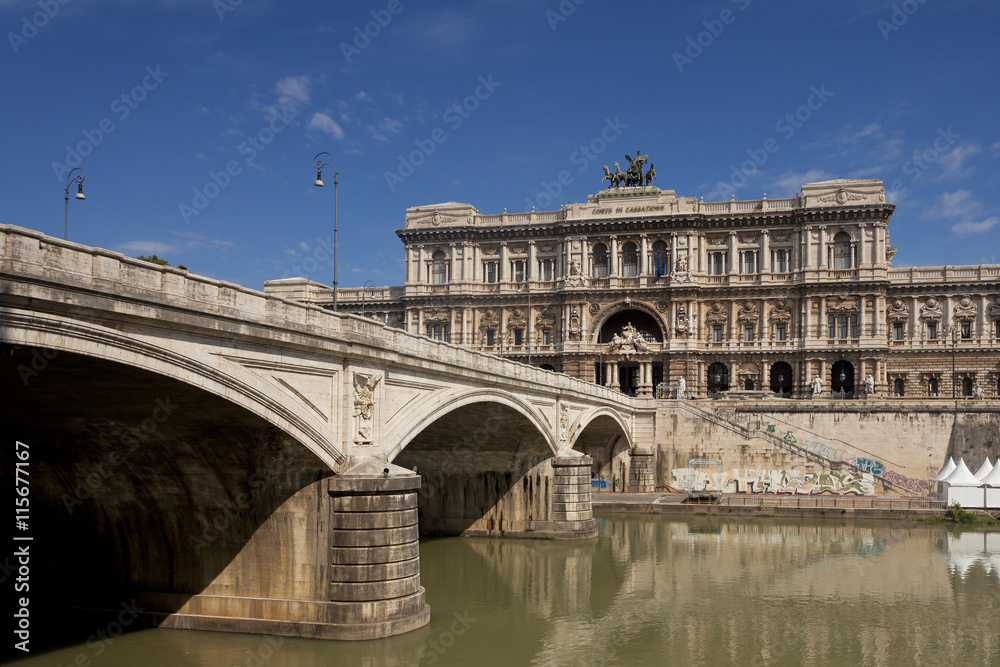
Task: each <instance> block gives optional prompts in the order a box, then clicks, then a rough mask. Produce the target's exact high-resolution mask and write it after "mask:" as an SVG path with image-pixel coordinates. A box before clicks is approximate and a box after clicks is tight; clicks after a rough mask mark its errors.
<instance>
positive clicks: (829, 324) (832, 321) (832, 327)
mask: <svg viewBox="0 0 1000 667" xmlns="http://www.w3.org/2000/svg"><path fill="white" fill-rule="evenodd" d="M826 337H827V338H836V337H837V316H836V315H827V316H826Z"/></svg>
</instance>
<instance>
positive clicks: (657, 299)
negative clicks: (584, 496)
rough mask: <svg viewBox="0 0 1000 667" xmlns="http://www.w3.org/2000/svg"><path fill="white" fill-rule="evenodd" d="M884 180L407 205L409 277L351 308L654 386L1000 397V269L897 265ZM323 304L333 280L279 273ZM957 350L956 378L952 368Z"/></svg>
mask: <svg viewBox="0 0 1000 667" xmlns="http://www.w3.org/2000/svg"><path fill="white" fill-rule="evenodd" d="M894 209H895V206H894V205H892V204H889V203H886V201H885V190H884V188H883V185H882V182H881V181H877V180H837V181H826V182H822V183H810V184H806V185H804V186H803V187H802V191H801V193H796V196H795V197H793V198H789V199H767V198H766V197H763V198H761V199H759V200H754V201H726V202H705V201H699V200H698V198H696V197H678V196H677V195H676V194H675V193H674V191H672V190H660V189H659V188H656V187H634V188H621V189H609V190H604V191H601V192H599V193H598V194H595V195H591V196H589V197H588V200H587V201H586V202H583V203H576V204H567V205H565V206H563V207H562V208H560V209H559V210H558V211H548V212H535V211H532V212H530V213H519V214H508V213H506V212H504V213H502V214H497V215H483V214H481V213H480V212H479V211H478V210H477V209H476V208H475V207H473V206H472V205H470V204H460V203H455V202H451V203H445V204H436V205H432V206H419V207H414V208H410V209H407V211H406V221H405V228H404V229H401V230H399V231H398V235H399V237H400V239H401V240H402V241H403V244H404V246H405V247H404V253H405V265H406V275H405V282H404V285H402V286H400V287H385V288H376V289H374V290H366V289H353V290H340V292H339V293H338V294H339V297H338V299H339V304H340V308H341V309H343V310H349V311H352V312H361V311H363V310H364V311H365V312H366V314H368V315H370V316H375V317H378V318H380V319H382V320H383V321H384V322H386V323H387V324H389V325H390V326H393V327H399V328H404V329H406V330H408V331H410V332H416V333H421V334H425V335H427V336H430V337H433V338H436V339H440V340H445V341H450V342H452V343H455V344H458V345H462V346H465V347H469V348H472V349H475V350H481V351H485V352H490V353H493V354H500V355H503V356H506V357H510V358H514V359H518V360H520V361H524V362H527V363H531V364H533V365H536V366H541V367H543V368H550V369H553V370H557V371H562V372H565V373H569V374H570V375H573V376H576V377H579V378H582V379H586V380H590V381H595V382H598V383H600V384H605V385H608V386H612V387H617V388H620V389H621V390H622V391H625V392H627V393H634V394H638V395H641V396H650V395H651V393H652V391H653V389H654V387H656V386H657V385H658V383H660V382H661V381H662V382H666V383H668V384H670V385H673V386H677V385H678V384H679V383H680V380H681V379H685V381H686V382H685V384H686V387H687V390H688V391H691V392H694V393H695V394H696V395H698V396H701V397H704V396H706V395H710V394H713V393H716V392H718V391H722V390H727V389H754V390H760V389H763V390H771V391H775V392H778V393H780V394H783V395H794V396H803V397H808V396H811V395H812V391H811V389H810V383H811V381H812V380H813V379H814V378H816V377H819V378H822V383H821V385H822V395H825V396H830V395H831V392H832V393H833V395H834V396H835V397H836V396H839V397H845V398H847V397H852V396H854V395H855V394H858V393H860V392H863V391H865V389H866V379H867V378H868V376H872V381H873V383H874V385H873V386H871V387H868V389H874V392H875V394H876V395H878V396H896V395H898V396H906V397H935V396H941V397H949V398H950V397H951V396H952V392H953V387H954V392H955V394H956V395H958V396H971V395H973V393H974V390H975V389H976V387H977V386H978V387H979V388H981V389H982V390H983V391H984V392H985V395H986V396H987V397H989V398H993V397H997V396H998V394H1000V392H998V389H1000V366H998V361H1000V355H998V352H997V340H998V338H1000V296H998V292H1000V266H994V265H981V266H945V267H922V268H895V269H894V268H892V267H891V263H892V257H893V255H894V254H895V252H896V248H894V247H892V246H891V243H890V239H889V233H888V225H889V221H890V218H891V216H892V214H893V212H894ZM265 290H266V291H268V292H269V293H273V294H277V295H279V296H286V297H289V298H294V299H299V300H303V301H307V302H312V303H318V304H321V305H328V304H330V303H331V302H332V295H331V292H330V289H329V288H327V287H325V286H323V285H319V284H317V283H311V282H309V281H306V280H304V279H287V280H281V281H270V282H269V283H268V284H267V285H266V286H265ZM953 356H955V357H956V361H955V371H956V372H955V374H954V376H953V375H952V367H953Z"/></svg>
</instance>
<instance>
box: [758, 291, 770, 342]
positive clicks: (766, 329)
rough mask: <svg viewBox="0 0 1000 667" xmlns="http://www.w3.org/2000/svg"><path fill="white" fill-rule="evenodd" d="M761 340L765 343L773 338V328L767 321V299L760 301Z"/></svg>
mask: <svg viewBox="0 0 1000 667" xmlns="http://www.w3.org/2000/svg"><path fill="white" fill-rule="evenodd" d="M760 340H761V341H762V344H761V345H762V346H763V343H766V342H767V341H769V340H771V328H770V326H769V325H768V323H767V299H761V301H760Z"/></svg>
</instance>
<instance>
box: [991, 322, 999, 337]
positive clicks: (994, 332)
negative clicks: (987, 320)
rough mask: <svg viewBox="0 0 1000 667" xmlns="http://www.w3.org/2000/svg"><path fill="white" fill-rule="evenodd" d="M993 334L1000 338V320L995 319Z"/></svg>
mask: <svg viewBox="0 0 1000 667" xmlns="http://www.w3.org/2000/svg"><path fill="white" fill-rule="evenodd" d="M993 334H994V335H995V336H996V337H997V338H1000V320H993Z"/></svg>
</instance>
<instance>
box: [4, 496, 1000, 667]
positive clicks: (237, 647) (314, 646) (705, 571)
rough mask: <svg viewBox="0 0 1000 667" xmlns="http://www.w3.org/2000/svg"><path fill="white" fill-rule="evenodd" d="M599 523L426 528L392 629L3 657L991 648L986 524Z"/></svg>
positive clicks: (845, 661) (359, 657) (994, 592)
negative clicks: (960, 528) (405, 617)
mask: <svg viewBox="0 0 1000 667" xmlns="http://www.w3.org/2000/svg"><path fill="white" fill-rule="evenodd" d="M598 527H599V530H600V536H599V537H598V538H597V539H593V540H589V541H586V542H548V541H536V540H513V539H485V538H442V539H426V540H423V541H422V542H421V545H420V556H421V579H422V583H423V585H424V586H425V587H426V589H427V601H428V603H429V604H430V605H431V613H432V616H431V622H430V625H428V626H426V627H424V628H422V629H420V630H417V631H415V632H411V633H408V634H406V635H400V636H397V637H392V638H389V639H383V640H378V641H370V642H357V643H354V642H329V641H318V640H303V639H289V638H278V637H263V636H255V635H237V634H227V633H211V632H190V631H182V630H141V631H136V632H132V633H128V634H125V635H122V636H120V637H118V638H116V639H114V640H113V641H111V642H110V643H107V642H101V643H95V642H91V643H90V644H87V643H82V644H79V645H74V646H69V647H65V648H61V649H59V650H56V651H50V652H48V653H44V654H40V655H34V656H32V657H30V658H29V659H27V660H24V661H21V662H19V663H16V664H23V665H47V666H51V665H109V666H111V665H122V666H127V667H135V666H136V665H139V666H141V667H161V666H164V667H166V666H169V667H178V666H188V665H190V666H196V665H212V666H215V665H225V666H226V667H230V666H246V667H309V666H313V665H315V666H317V667H318V666H321V665H322V666H329V665H352V666H353V665H359V666H371V667H383V666H386V667H393V666H396V665H438V666H446V665H463V666H464V665H477V666H482V667H491V666H494V665H495V666H501V665H502V666H504V667H511V666H518V665H667V664H669V665H705V666H711V665H1000V637H998V633H997V632H996V627H997V619H998V618H1000V533H997V532H992V533H983V532H964V533H955V532H950V531H949V530H948V529H947V528H945V527H939V526H924V525H915V524H909V523H901V522H874V521H872V522H868V521H857V522H844V523H840V522H834V521H826V522H818V521H817V522H809V521H801V520H798V521H792V520H779V519H729V518H721V517H685V518H679V517H664V516H662V515H661V516H636V515H599V516H598ZM98 651H100V652H99V653H98Z"/></svg>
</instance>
